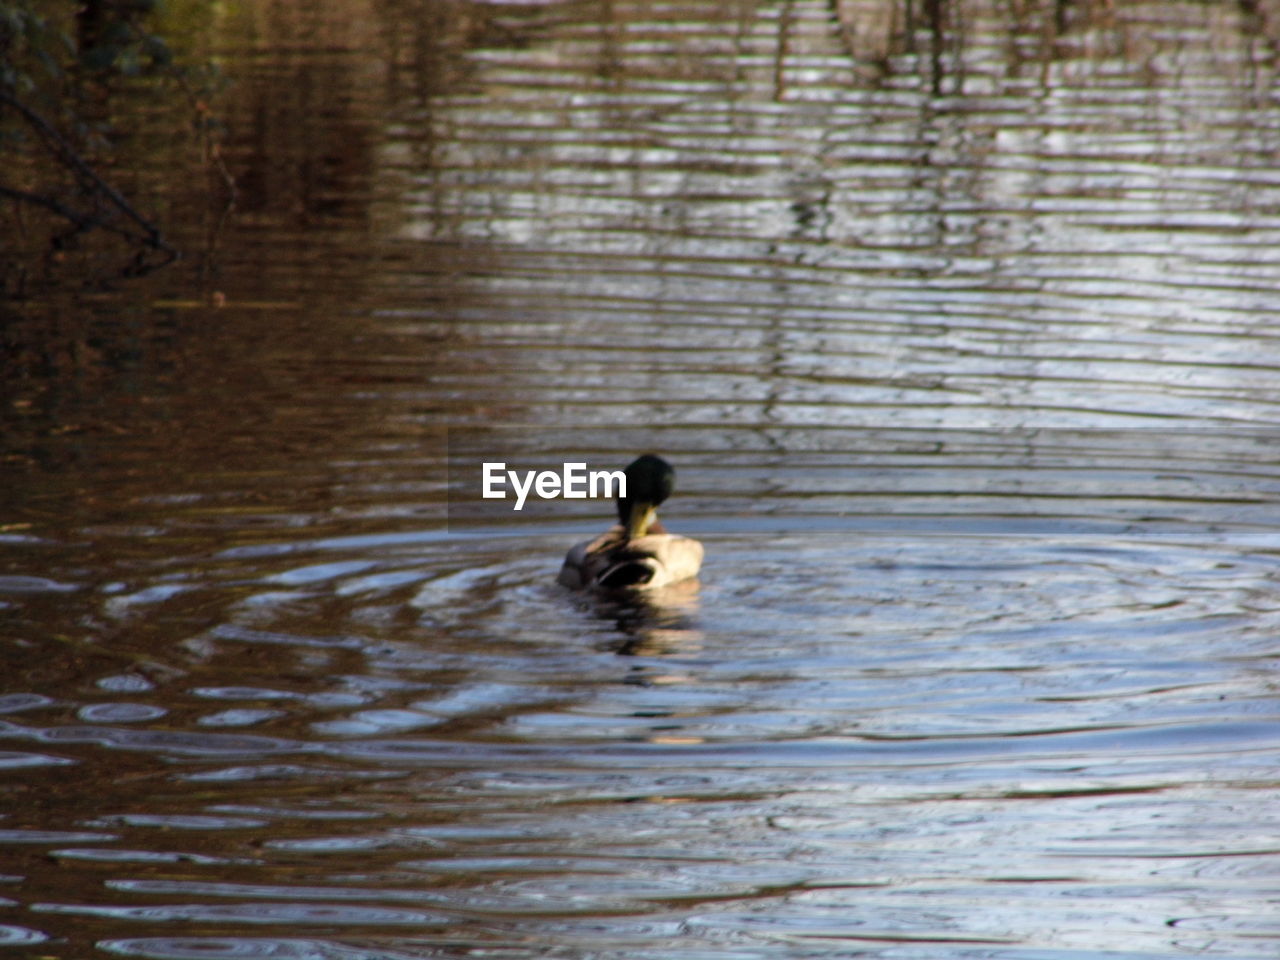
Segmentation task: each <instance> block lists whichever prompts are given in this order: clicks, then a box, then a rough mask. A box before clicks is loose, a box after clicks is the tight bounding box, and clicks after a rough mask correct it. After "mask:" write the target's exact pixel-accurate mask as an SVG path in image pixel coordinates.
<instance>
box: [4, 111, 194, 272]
mask: <svg viewBox="0 0 1280 960" xmlns="http://www.w3.org/2000/svg"><path fill="white" fill-rule="evenodd" d="M0 105H4V106H7V107H10V108H12V109H13V110H15V111H16V112H17V113H18V114H19V115H20V116H21V117H22V118H23V119H24V120H26V121H27V123H28V124H29V125H30V126H31V127H33V128H34V129H35V130H36V132H37V133H39V134H40V136H41V137H42V138H44V141H45V143H46V144H47V145H48V146H49V148H50V149H51V150H52V151H53V153H54V154H55V155H56V156H57V157H58V159H59V160H60V161H61V162H62V163H63V165H64V166H66V167H68V168H69V169H71V170H73V171H74V172H75V173H76V174H77V175H79V176H80V177H81V179H83V180H84V181H86V182H87V183H88V184H89V186H91V187H92V188H93V189H95V190H97V191H98V192H99V193H101V194H102V195H103V196H104V197H106V198H107V199H108V200H110V201H111V202H112V204H114V205H115V207H116V208H117V209H118V210H120V212H122V213H123V214H124V215H125V216H127V217H128V218H129V219H130V220H132V221H133V222H134V223H136V224H138V225H139V226H140V227H142V229H143V230H144V231H145V232H146V236H145V237H144V238H143V242H144V243H146V244H147V245H148V246H151V247H154V248H156V249H157V250H163V251H165V252H166V253H176V251H175V250H174V248H173V247H171V246H170V245H169V244H168V243H167V242H166V241H165V239H164V237H163V236H162V235H161V234H160V231H159V229H158V228H157V227H156V226H155V224H153V223H151V221H149V220H147V218H146V217H144V216H142V214H140V213H138V211H137V210H135V209H134V208H133V207H132V206H131V205H130V203H129V201H128V200H126V199H125V198H124V196H123V195H122V194H121V193H120V191H119V190H117V189H116V188H115V187H113V186H111V184H109V183H107V182H106V181H105V180H103V179H102V178H101V177H100V176H98V174H97V173H95V172H94V170H93V168H92V167H90V166H89V164H88V163H87V162H86V161H85V159H84V158H83V157H81V156H80V154H79V153H77V152H76V150H75V148H74V147H72V146H71V144H69V143H68V142H67V140H66V138H65V137H63V136H62V134H61V133H59V132H58V131H57V130H56V129H54V127H53V125H52V124H50V123H49V121H47V120H46V119H45V118H44V117H42V116H41V115H40V114H39V113H37V112H36V111H35V110H33V109H32V108H31V107H29V106H27V105H26V104H25V103H23V102H22V101H21V100H19V99H18V98H17V97H15V96H13V95H12V94H11V93H9V92H8V91H7V90H3V89H0ZM17 192H18V193H21V191H17ZM20 199H27V198H25V197H21V198H20ZM46 199H47V198H46ZM32 202H36V201H32ZM44 206H48V204H44ZM50 209H53V208H52V207H50ZM63 215H64V216H65V215H66V214H63ZM73 219H74V218H73ZM100 225H101V226H106V224H100ZM117 232H119V230H118V229H117ZM125 235H126V236H131V234H128V233H126V234H125ZM134 239H137V238H136V237H135V238H134Z"/></svg>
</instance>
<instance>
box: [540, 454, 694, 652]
mask: <svg viewBox="0 0 1280 960" xmlns="http://www.w3.org/2000/svg"><path fill="white" fill-rule="evenodd" d="M624 473H625V474H626V478H627V487H626V490H627V495H626V496H625V497H618V501H617V507H618V521H619V522H618V524H617V525H615V526H613V527H611V528H610V529H609V530H607V531H605V532H604V533H602V534H600V536H598V537H595V538H594V539H591V540H584V541H583V542H582V543H579V544H576V545H575V546H574V547H573V548H572V549H570V550H569V553H568V555H567V556H566V557H565V558H564V565H563V566H562V567H561V568H560V576H559V577H558V578H557V579H558V581H559V582H560V583H561V584H562V585H564V586H566V587H569V588H570V589H573V590H587V591H590V592H591V593H592V594H593V600H594V601H595V608H596V609H595V612H596V615H597V616H598V617H600V618H601V619H607V620H615V621H616V623H617V626H618V630H619V631H620V632H621V633H622V634H623V635H624V636H625V640H624V641H623V643H622V645H621V646H620V647H619V648H618V650H617V652H618V653H621V654H639V655H657V654H661V653H672V652H676V651H677V650H683V651H687V649H688V647H689V645H690V644H691V643H694V644H696V642H697V640H698V638H699V637H700V633H699V631H697V630H693V629H690V628H689V627H688V626H687V624H688V618H689V616H690V614H692V613H693V612H694V611H695V610H696V609H697V596H698V587H699V585H698V580H697V575H698V571H699V569H701V567H702V552H703V551H702V544H701V543H699V542H698V541H697V540H694V539H692V538H690V537H682V536H679V535H677V534H671V533H667V531H666V530H665V529H664V528H663V526H662V524H661V523H660V522H659V521H658V518H657V509H658V506H659V504H661V503H662V502H663V501H664V500H666V499H667V498H668V497H669V496H671V492H672V491H673V490H674V489H675V476H676V472H675V470H674V469H673V468H672V466H671V464H669V463H667V461H666V460H663V459H662V458H661V457H659V456H655V455H654V454H651V453H647V454H645V455H644V456H641V457H638V458H637V459H636V460H634V461H633V462H632V463H631V464H630V465H629V466H628V467H627V468H626V470H625V471H624Z"/></svg>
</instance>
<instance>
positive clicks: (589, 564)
mask: <svg viewBox="0 0 1280 960" xmlns="http://www.w3.org/2000/svg"><path fill="white" fill-rule="evenodd" d="M622 543H623V539H622V527H620V526H619V527H613V528H612V529H610V530H608V531H606V532H605V533H602V534H600V536H598V537H594V538H592V539H591V540H583V541H582V542H581V543H575V544H574V545H573V546H572V547H570V548H569V552H568V553H566V554H565V557H564V563H563V564H562V565H561V567H560V575H559V576H558V577H556V582H557V583H559V584H561V585H562V586H565V587H568V588H569V589H571V590H581V589H582V588H583V587H586V586H590V585H591V584H592V583H593V582H594V580H595V577H596V576H597V575H598V574H599V572H600V570H601V569H602V567H604V566H608V556H609V555H610V554H611V553H612V551H614V550H615V549H617V548H618V547H619V546H621V545H622Z"/></svg>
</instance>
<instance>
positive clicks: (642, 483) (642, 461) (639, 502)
mask: <svg viewBox="0 0 1280 960" xmlns="http://www.w3.org/2000/svg"><path fill="white" fill-rule="evenodd" d="M623 473H625V474H626V476H627V495H626V496H625V497H619V498H618V519H619V520H620V521H622V526H623V527H624V528H625V530H626V532H627V539H628V540H633V539H635V538H636V537H642V536H644V535H645V534H646V533H647V532H648V530H649V527H650V526H651V525H652V524H653V521H654V519H655V518H656V517H657V512H658V504H660V503H662V501H663V500H665V499H667V497H669V496H671V491H672V490H674V489H675V486H676V471H675V468H673V467H672V466H671V464H669V463H667V461H665V460H663V459H662V458H661V457H659V456H655V455H654V454H652V453H646V454H645V455H644V456H642V457H637V458H636V459H635V460H633V461H632V462H631V465H630V466H628V467H627V469H626V470H624V471H623Z"/></svg>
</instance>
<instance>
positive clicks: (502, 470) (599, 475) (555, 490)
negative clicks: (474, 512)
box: [480, 463, 627, 510]
mask: <svg viewBox="0 0 1280 960" xmlns="http://www.w3.org/2000/svg"><path fill="white" fill-rule="evenodd" d="M482 469H483V471H484V487H483V488H482V490H481V494H480V495H481V496H482V497H484V498H485V499H486V500H505V499H506V498H507V490H506V487H507V484H508V483H510V485H511V489H512V490H514V491H515V495H516V504H515V507H514V508H513V509H516V510H522V509H524V502H525V500H526V499H527V498H528V496H529V493H530V492H531V491H532V492H534V493H536V494H537V495H538V496H539V497H541V498H542V499H543V500H555V499H557V498H564V499H566V500H585V499H587V498H588V497H592V498H595V497H625V496H626V495H627V477H626V474H624V473H623V472H622V471H621V470H591V471H588V470H587V465H586V464H585V463H566V464H564V465H563V467H561V469H560V472H559V473H556V472H555V471H554V470H526V471H525V472H524V475H523V477H522V476H521V475H520V473H518V472H517V471H515V470H508V469H507V465H506V464H505V463H485V464H482Z"/></svg>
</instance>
